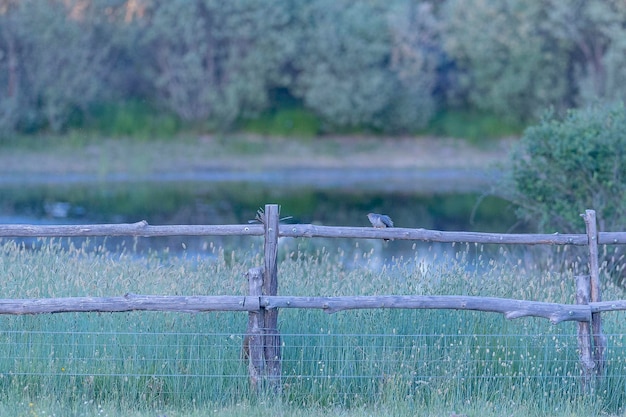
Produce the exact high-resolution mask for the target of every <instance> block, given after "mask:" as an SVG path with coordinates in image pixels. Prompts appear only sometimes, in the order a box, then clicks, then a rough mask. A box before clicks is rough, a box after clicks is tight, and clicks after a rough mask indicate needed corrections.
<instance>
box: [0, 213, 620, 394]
mask: <svg viewBox="0 0 626 417" xmlns="http://www.w3.org/2000/svg"><path fill="white" fill-rule="evenodd" d="M581 216H582V217H583V219H584V221H585V225H586V233H585V234H501V233H474V232H443V231H436V230H426V229H408V228H388V229H374V228H370V227H329V226H318V225H311V224H280V217H279V206H278V205H275V204H268V205H266V206H265V208H264V210H259V213H258V216H257V219H258V220H259V224H244V225H202V226H200V225H199V226H193V225H177V226H151V225H149V224H148V223H147V222H146V221H141V222H138V223H133V224H103V225H63V226H35V225H0V237H74V236H81V237H88V236H138V237H155V236H264V259H265V265H264V266H263V267H258V268H252V269H250V270H249V271H248V272H247V274H246V275H247V277H248V283H249V293H248V295H240V296H232V295H229V296H154V295H138V294H125V295H122V296H118V297H65V298H44V299H0V314H41V313H61V312H122V311H136V310H144V311H177V312H207V311H245V312H248V315H249V316H248V328H247V330H246V337H245V339H244V351H245V352H246V356H247V358H248V369H249V375H250V380H251V382H252V384H253V386H254V387H258V386H259V384H261V383H265V382H267V383H268V384H269V386H271V387H273V389H274V390H277V391H278V390H280V386H281V384H280V375H281V352H280V346H281V343H280V333H279V331H278V327H277V323H278V312H279V309H282V308H313V309H322V310H324V311H326V312H328V313H335V312H337V311H342V310H350V309H380V308H400V309H455V310H476V311H485V312H496V313H502V314H504V316H505V317H506V318H508V319H514V318H519V317H527V316H534V317H542V318H546V319H548V320H550V322H551V323H553V324H557V323H560V322H564V321H577V322H578V349H579V359H580V366H581V370H582V383H583V386H584V387H590V386H592V385H593V382H594V381H595V380H596V378H597V377H598V376H602V375H603V373H604V371H605V349H606V339H605V337H604V335H603V333H602V320H601V313H602V312H607V311H616V310H626V300H618V301H602V300H601V292H600V279H599V262H598V245H604V244H626V233H621V232H620V233H608V232H600V233H598V231H597V227H596V215H595V212H594V211H593V210H587V211H586V212H585V213H584V214H581ZM281 237H310V238H312V237H328V238H362V239H396V240H418V241H425V242H462V243H481V244H500V245H503V244H521V245H578V246H588V248H589V262H588V266H589V272H588V274H586V275H579V276H577V279H576V283H577V284H576V285H577V287H576V300H577V304H558V303H548V302H540V301H527V300H516V299H506V298H495V297H480V296H455V295H449V296H411V295H387V296H353V297H349V296H347V297H292V296H278V295H277V294H278V276H277V265H276V259H277V248H278V239H279V238H281Z"/></svg>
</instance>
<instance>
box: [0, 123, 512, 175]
mask: <svg viewBox="0 0 626 417" xmlns="http://www.w3.org/2000/svg"><path fill="white" fill-rule="evenodd" d="M510 146H511V140H509V139H493V140H489V141H488V144H485V145H473V144H471V143H469V142H467V141H465V140H461V139H452V138H441V137H433V136H423V137H396V138H384V137H377V136H359V135H352V136H323V137H315V138H298V137H281V136H263V135H245V134H218V135H194V134H181V135H179V136H177V137H174V138H170V139H151V140H141V139H137V138H134V139H133V138H107V137H102V136H88V135H84V134H78V133H74V134H69V135H65V136H55V137H46V136H42V137H25V138H20V139H19V140H16V141H14V142H7V143H2V144H0V176H3V177H13V178H24V177H27V176H29V175H88V176H91V177H95V178H96V179H98V178H100V179H105V178H106V177H107V176H109V175H127V176H131V177H132V176H138V175H147V174H159V173H178V174H180V173H190V172H203V171H210V170H225V169H228V170H249V171H255V170H265V169H277V168H320V169H324V168H368V169H370V168H371V169H390V168H411V169H413V168H415V169H430V168H469V169H472V168H473V169H476V168H480V169H484V168H486V167H488V166H489V165H490V164H492V163H494V162H498V161H501V160H502V159H503V157H504V156H505V155H506V153H507V152H508V150H509V148H510Z"/></svg>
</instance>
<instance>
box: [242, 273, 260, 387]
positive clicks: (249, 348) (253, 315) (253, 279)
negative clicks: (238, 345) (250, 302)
mask: <svg viewBox="0 0 626 417" xmlns="http://www.w3.org/2000/svg"><path fill="white" fill-rule="evenodd" d="M246 277H247V278H248V290H249V291H248V293H249V295H250V296H251V297H259V298H261V295H262V290H263V268H250V270H248V272H247V273H246ZM264 315H265V309H262V308H261V309H259V310H258V311H250V312H249V313H248V328H247V329H246V336H245V338H244V340H243V358H244V359H248V375H249V377H250V385H251V386H252V389H253V390H254V391H257V392H258V391H259V388H260V386H261V385H260V384H261V382H262V379H263V376H264V374H265V358H264V356H265V352H264V350H265V339H264V334H263V327H264V323H263V322H264V320H265V318H264Z"/></svg>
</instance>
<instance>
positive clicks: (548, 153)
mask: <svg viewBox="0 0 626 417" xmlns="http://www.w3.org/2000/svg"><path fill="white" fill-rule="evenodd" d="M506 168H507V171H508V175H507V176H506V179H505V181H503V182H502V183H501V187H500V189H501V191H502V192H503V193H504V194H505V195H506V196H507V197H508V198H509V199H511V200H512V201H513V202H515V203H516V204H517V205H518V206H519V209H518V214H519V216H520V217H521V218H522V219H524V220H526V221H529V222H534V223H536V224H537V226H538V227H539V229H540V230H542V231H546V232H565V233H567V232H580V231H581V228H582V227H583V226H582V224H583V223H582V221H581V219H580V216H579V214H580V213H583V212H584V210H585V209H594V210H596V212H597V217H598V224H599V229H600V230H614V231H615V230H618V229H620V228H623V226H624V224H626V109H625V108H624V104H623V103H617V104H611V105H609V104H605V105H594V106H590V107H587V108H585V109H580V110H572V111H569V112H568V113H567V115H566V116H565V117H563V118H562V119H559V118H557V117H556V116H555V115H554V114H548V115H547V116H546V117H544V118H543V119H542V121H541V122H540V123H539V124H538V125H536V126H533V127H530V128H528V129H527V130H526V131H525V132H524V135H523V137H522V139H521V141H520V142H519V143H518V146H517V147H516V148H515V150H514V151H513V152H512V153H511V155H510V159H509V165H508V166H507V167H506Z"/></svg>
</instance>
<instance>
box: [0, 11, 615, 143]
mask: <svg viewBox="0 0 626 417" xmlns="http://www.w3.org/2000/svg"><path fill="white" fill-rule="evenodd" d="M625 98H626V2H623V1H622V0H572V1H568V2H563V1H561V0H506V1H502V0H439V1H435V0H433V1H430V2H428V1H411V0H366V1H364V0H264V1H258V0H229V1H220V0H0V132H5V133H15V132H18V133H29V132H35V131H39V130H44V129H45V130H52V131H62V130H64V129H66V128H68V127H74V126H80V125H83V124H89V123H92V124H93V123H97V122H98V118H99V117H102V115H103V114H106V109H109V108H111V106H113V107H114V108H122V109H123V108H125V107H124V106H129V105H132V103H149V105H150V107H151V108H152V109H154V110H155V111H158V112H164V114H168V115H173V116H174V117H175V118H176V120H179V121H180V122H181V123H190V124H197V123H201V124H202V125H203V126H206V127H209V128H213V129H218V128H229V127H232V126H234V124H235V123H236V122H237V121H239V120H243V119H246V118H254V117H255V116H257V115H259V114H260V113H261V112H264V111H267V110H268V109H275V108H281V107H289V106H298V107H300V108H304V109H306V110H307V111H309V112H311V113H312V114H314V115H316V116H317V117H318V118H319V119H320V120H322V121H323V124H324V126H325V129H327V130H329V131H332V130H335V129H345V128H367V129H374V130H377V131H384V132H390V133H397V132H415V131H419V130H420V129H423V128H424V126H426V125H427V124H428V123H429V122H430V121H431V120H432V119H433V117H434V116H435V115H436V114H437V113H438V112H441V111H442V110H449V109H464V110H468V109H469V110H475V111H480V112H484V113H488V114H492V115H494V116H496V117H498V118H501V119H502V120H507V121H510V122H511V123H520V124H524V123H528V122H529V121H532V120H536V117H537V115H538V113H539V112H541V111H543V110H544V109H545V108H546V107H548V106H550V107H552V108H554V109H556V110H557V111H558V110H560V109H566V108H571V107H577V106H581V105H583V104H586V103H588V102H591V101H594V100H598V99H600V100H613V99H625Z"/></svg>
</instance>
